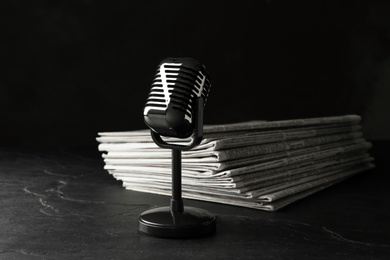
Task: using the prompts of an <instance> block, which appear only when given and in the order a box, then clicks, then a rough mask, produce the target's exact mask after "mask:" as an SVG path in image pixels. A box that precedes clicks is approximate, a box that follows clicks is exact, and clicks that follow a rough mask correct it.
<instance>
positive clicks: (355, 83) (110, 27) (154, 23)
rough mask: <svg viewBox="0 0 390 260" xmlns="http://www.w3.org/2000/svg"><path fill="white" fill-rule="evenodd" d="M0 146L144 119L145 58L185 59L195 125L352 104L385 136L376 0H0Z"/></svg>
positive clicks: (66, 141)
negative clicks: (196, 97) (196, 100)
mask: <svg viewBox="0 0 390 260" xmlns="http://www.w3.org/2000/svg"><path fill="white" fill-rule="evenodd" d="M1 5H2V6H1V8H0V17H1V18H0V19H1V27H2V28H1V39H0V64H1V65H2V66H1V77H0V119H1V130H0V146H3V147H4V146H95V145H97V144H96V142H95V139H94V138H95V137H96V135H97V132H99V131H123V130H134V129H141V128H146V126H145V125H144V123H143V116H142V112H143V106H144V103H145V100H146V96H147V94H148V93H149V90H150V83H151V81H152V79H153V77H154V73H155V70H156V66H157V65H158V63H159V62H160V61H161V60H162V59H164V58H166V57H170V56H171V57H183V56H184V57H193V58H195V59H197V60H199V61H200V62H202V63H203V64H205V65H206V67H207V68H208V70H209V72H210V74H211V76H212V81H213V85H212V89H211V93H210V96H209V99H208V103H207V106H206V110H205V123H207V124H212V123H213V124H214V123H229V122H238V121H245V120H255V119H266V120H277V119H291V118H301V117H318V116H332V115H342V114H352V113H353V114H359V115H362V116H363V126H364V131H365V135H366V137H367V138H368V139H372V140H377V139H390V119H389V116H388V114H387V113H388V112H390V106H389V103H390V102H389V99H390V98H389V97H390V86H389V85H390V53H389V52H390V15H389V14H390V4H389V2H388V1H368V0H367V1H366V0H363V1H362V0H359V1H326V0H323V1H288V0H280V1H278V0H272V1H245V0H244V1H243V0H241V1H87V0H84V1H82V0H79V1H75V0H74V1H71V0H67V1H37V0H35V1H16V0H10V1H2V3H1Z"/></svg>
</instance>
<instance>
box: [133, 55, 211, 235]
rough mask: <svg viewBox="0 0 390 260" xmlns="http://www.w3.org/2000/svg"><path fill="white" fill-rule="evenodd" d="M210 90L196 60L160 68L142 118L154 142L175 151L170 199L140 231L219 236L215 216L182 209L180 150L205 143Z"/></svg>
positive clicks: (142, 220) (144, 217) (141, 220)
mask: <svg viewBox="0 0 390 260" xmlns="http://www.w3.org/2000/svg"><path fill="white" fill-rule="evenodd" d="M210 86H211V81H210V76H209V74H208V72H207V71H206V68H205V66H203V65H202V64H200V63H199V62H198V61H196V60H194V59H192V58H167V59H165V60H163V61H162V62H161V63H160V64H159V66H158V68H157V73H156V76H155V79H154V81H153V83H152V88H151V90H150V93H149V96H148V99H147V101H146V105H145V109H144V119H145V123H146V124H147V125H148V126H149V127H150V129H151V131H150V132H151V136H152V138H153V140H154V142H155V143H156V144H157V145H158V146H160V147H162V148H167V149H172V198H171V204H170V207H161V208H155V209H150V210H147V211H145V212H143V213H142V214H141V215H140V216H139V217H138V230H139V231H140V232H142V233H146V234H150V235H154V236H160V237H170V238H189V237H200V236H206V235H210V234H212V233H214V232H215V220H216V217H215V215H214V214H212V213H210V212H208V211H206V210H203V209H199V208H194V207H184V205H183V199H182V194H181V193H182V190H181V151H183V150H190V149H191V148H193V147H195V146H196V145H198V144H199V143H200V142H201V140H202V136H203V108H204V105H205V103H206V100H207V96H208V93H209V90H210ZM163 137H174V138H175V140H176V141H177V139H179V140H180V141H185V140H188V138H189V137H191V141H190V142H189V143H185V144H184V145H183V144H181V143H182V142H174V143H173V142H169V141H166V140H164V138H163ZM165 139H167V138H165ZM181 139H183V140H181ZM171 140H172V139H171Z"/></svg>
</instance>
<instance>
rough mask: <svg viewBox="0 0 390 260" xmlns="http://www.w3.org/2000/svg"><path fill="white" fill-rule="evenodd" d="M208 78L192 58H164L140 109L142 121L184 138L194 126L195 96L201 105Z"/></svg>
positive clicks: (158, 130)
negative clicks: (142, 111)
mask: <svg viewBox="0 0 390 260" xmlns="http://www.w3.org/2000/svg"><path fill="white" fill-rule="evenodd" d="M210 87H211V80H210V75H209V73H208V72H207V70H206V68H205V66H204V65H202V64H201V63H199V62H198V61H196V60H194V59H192V58H167V59H165V60H163V61H162V62H161V63H160V64H159V66H158V68H157V73H156V75H155V78H154V80H153V82H152V87H151V90H150V93H149V96H148V98H147V101H146V105H145V109H144V120H145V123H146V124H147V125H148V126H149V127H150V129H151V130H152V131H154V132H155V133H157V134H159V135H162V136H169V137H177V138H187V137H189V136H191V135H192V134H193V132H194V129H195V128H196V116H197V115H196V114H198V111H197V110H199V109H203V107H202V108H198V107H197V105H198V104H199V102H198V101H197V99H199V98H201V99H203V102H202V103H203V104H202V106H204V105H205V104H206V100H207V96H208V93H209V91H210Z"/></svg>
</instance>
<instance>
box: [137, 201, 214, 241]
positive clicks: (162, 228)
mask: <svg viewBox="0 0 390 260" xmlns="http://www.w3.org/2000/svg"><path fill="white" fill-rule="evenodd" d="M215 220H216V216H215V215H214V214H212V213H210V212H208V211H207V210H203V209H199V208H194V207H184V211H183V212H174V211H171V209H170V207H161V208H155V209H150V210H147V211H145V212H143V213H142V214H141V215H139V217H138V230H139V231H140V232H141V233H144V234H148V235H152V236H157V237H165V238H195V237H204V236H209V235H211V234H213V233H214V232H215V226H216V225H215Z"/></svg>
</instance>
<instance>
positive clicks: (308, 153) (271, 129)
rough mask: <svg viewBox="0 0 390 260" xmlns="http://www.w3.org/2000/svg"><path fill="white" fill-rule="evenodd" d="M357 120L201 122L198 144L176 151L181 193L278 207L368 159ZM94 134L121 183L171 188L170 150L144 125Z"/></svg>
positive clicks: (364, 165) (367, 164) (365, 165)
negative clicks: (200, 138)
mask: <svg viewBox="0 0 390 260" xmlns="http://www.w3.org/2000/svg"><path fill="white" fill-rule="evenodd" d="M360 121H361V117H360V116H357V115H345V116H335V117H322V118H309V119H298V120H283V121H251V122H244V123H235V124H226V125H206V126H204V139H203V140H202V142H201V143H200V145H199V146H197V147H195V148H193V149H192V150H190V151H183V152H182V191H183V197H184V198H190V199H199V200H205V201H212V202H218V203H225V204H231V205H237V206H243V207H249V208H256V209H263V210H269V211H274V210H277V209H280V208H282V207H284V206H286V205H289V204H291V203H292V202H294V201H297V200H299V199H302V198H304V197H307V196H309V195H310V194H313V193H315V192H318V191H320V190H322V189H324V188H327V187H329V186H331V185H333V184H335V183H338V182H340V181H342V180H345V179H347V178H349V177H351V176H353V175H355V174H358V173H360V172H363V171H366V170H368V169H370V168H372V167H374V165H373V164H372V161H373V158H372V157H370V155H369V154H368V150H369V149H370V147H371V143H369V142H367V141H366V140H365V139H364V137H363V134H362V132H361V125H360ZM98 135H99V136H98V137H97V141H98V142H99V143H100V144H99V151H101V152H102V156H103V158H104V162H105V169H106V170H107V171H108V172H109V173H110V174H112V175H113V176H114V178H116V179H117V180H120V181H122V182H123V185H124V187H125V188H126V189H129V190H134V191H141V192H149V193H156V194H163V195H171V151H170V150H169V149H162V148H159V147H158V146H157V145H156V144H155V143H154V142H153V140H152V139H151V136H150V131H149V130H139V131H128V132H102V133H99V134H98ZM166 141H169V142H171V143H180V142H183V143H185V142H189V141H190V139H189V140H182V139H175V138H170V139H169V138H168V139H166Z"/></svg>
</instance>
